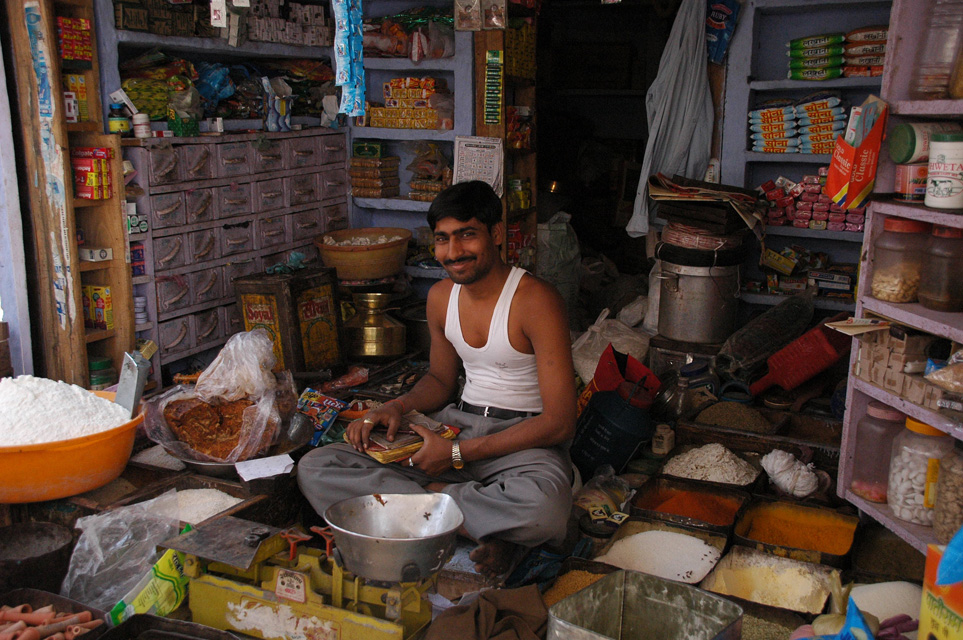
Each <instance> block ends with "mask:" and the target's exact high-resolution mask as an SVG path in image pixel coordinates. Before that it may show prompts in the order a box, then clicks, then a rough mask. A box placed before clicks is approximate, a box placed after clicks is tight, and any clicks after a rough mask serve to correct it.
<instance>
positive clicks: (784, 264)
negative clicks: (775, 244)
mask: <svg viewBox="0 0 963 640" xmlns="http://www.w3.org/2000/svg"><path fill="white" fill-rule="evenodd" d="M761 264H762V266H764V267H769V268H770V269H773V270H774V271H778V272H779V273H781V274H783V275H786V276H788V275H792V272H793V269H795V268H796V261H795V260H794V259H793V257H791V256H787V255H783V254H781V253H776V252H775V251H773V250H772V249H766V251H765V252H764V253H763V254H762V260H761Z"/></svg>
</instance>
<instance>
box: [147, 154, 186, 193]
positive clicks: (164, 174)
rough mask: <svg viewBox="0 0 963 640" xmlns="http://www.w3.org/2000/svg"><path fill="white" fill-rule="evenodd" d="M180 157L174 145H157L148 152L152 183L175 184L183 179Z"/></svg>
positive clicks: (152, 184) (149, 173)
mask: <svg viewBox="0 0 963 640" xmlns="http://www.w3.org/2000/svg"><path fill="white" fill-rule="evenodd" d="M180 166H181V163H180V158H179V157H178V155H177V151H175V150H174V148H173V147H170V146H167V147H155V148H153V149H151V150H150V151H149V153H148V167H149V172H148V175H149V176H150V184H151V186H154V185H163V184H174V183H176V182H180V181H181V174H180Z"/></svg>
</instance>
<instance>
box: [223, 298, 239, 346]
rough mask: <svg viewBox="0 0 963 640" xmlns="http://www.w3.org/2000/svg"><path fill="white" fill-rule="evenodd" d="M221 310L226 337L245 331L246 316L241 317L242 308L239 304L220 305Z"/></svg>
mask: <svg viewBox="0 0 963 640" xmlns="http://www.w3.org/2000/svg"><path fill="white" fill-rule="evenodd" d="M220 312H221V331H222V332H223V334H224V337H225V338H230V337H231V336H233V335H234V334H235V333H238V332H240V331H244V318H243V317H241V308H240V307H238V306H237V304H231V305H227V306H226V307H220Z"/></svg>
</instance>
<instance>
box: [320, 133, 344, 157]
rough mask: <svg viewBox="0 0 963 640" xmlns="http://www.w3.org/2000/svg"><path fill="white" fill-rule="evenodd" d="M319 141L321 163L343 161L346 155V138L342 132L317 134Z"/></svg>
mask: <svg viewBox="0 0 963 640" xmlns="http://www.w3.org/2000/svg"><path fill="white" fill-rule="evenodd" d="M318 141H319V142H320V143H321V164H331V163H332V162H344V159H345V158H346V157H347V144H348V142H347V139H346V138H345V136H344V135H343V134H335V135H327V136H319V137H318Z"/></svg>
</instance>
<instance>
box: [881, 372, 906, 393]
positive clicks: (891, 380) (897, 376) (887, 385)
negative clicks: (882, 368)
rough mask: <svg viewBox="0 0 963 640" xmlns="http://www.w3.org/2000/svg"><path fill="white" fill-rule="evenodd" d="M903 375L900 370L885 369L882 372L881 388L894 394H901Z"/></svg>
mask: <svg viewBox="0 0 963 640" xmlns="http://www.w3.org/2000/svg"><path fill="white" fill-rule="evenodd" d="M904 377H905V376H904V375H903V372H902V371H898V370H896V369H887V370H886V373H884V374H883V388H884V389H886V390H888V391H892V392H893V393H895V394H896V395H900V394H902V393H903V378H904Z"/></svg>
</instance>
